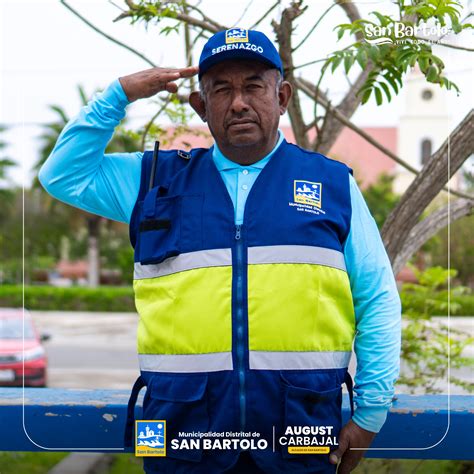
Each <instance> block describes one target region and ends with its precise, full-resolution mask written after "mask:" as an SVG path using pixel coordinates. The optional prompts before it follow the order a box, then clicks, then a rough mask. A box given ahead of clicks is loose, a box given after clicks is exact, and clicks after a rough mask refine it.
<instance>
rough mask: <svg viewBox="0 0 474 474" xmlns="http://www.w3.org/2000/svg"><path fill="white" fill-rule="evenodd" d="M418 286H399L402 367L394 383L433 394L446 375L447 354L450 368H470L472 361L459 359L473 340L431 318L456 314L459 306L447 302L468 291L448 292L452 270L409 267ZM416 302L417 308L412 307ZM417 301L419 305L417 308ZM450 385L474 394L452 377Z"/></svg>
mask: <svg viewBox="0 0 474 474" xmlns="http://www.w3.org/2000/svg"><path fill="white" fill-rule="evenodd" d="M413 271H414V272H415V275H416V277H417V279H418V283H416V284H409V283H406V284H404V285H403V288H402V292H401V299H402V308H403V318H404V326H403V329H402V351H401V355H402V360H403V363H404V365H405V367H404V368H403V370H402V374H401V376H400V378H399V381H398V383H399V384H401V385H405V386H407V387H408V388H409V389H410V391H412V392H414V391H415V390H416V389H417V388H423V389H424V390H425V391H426V393H436V392H439V389H437V388H436V384H437V383H438V382H440V381H443V380H446V378H447V375H448V353H449V354H450V364H451V369H459V368H461V367H466V366H469V367H472V366H474V358H472V357H465V356H462V352H463V350H464V349H465V348H466V346H468V345H469V344H471V343H472V342H473V341H474V338H472V337H469V335H468V334H465V333H463V332H462V331H459V330H456V329H454V328H450V329H449V328H448V326H447V325H446V324H444V323H442V322H440V321H436V320H433V316H439V315H447V314H449V311H450V313H451V314H456V313H457V312H458V311H459V309H460V308H459V305H458V304H457V303H456V302H455V301H453V302H451V305H450V307H449V306H448V304H449V303H448V300H449V299H451V298H452V299H454V298H455V297H460V296H462V295H465V294H466V293H467V292H468V291H469V290H468V289H467V288H465V287H460V286H458V287H456V288H454V289H450V290H448V288H447V282H448V280H450V279H452V278H454V277H455V276H456V270H449V271H448V270H446V269H444V268H441V267H432V268H428V269H427V270H425V271H424V272H420V271H418V270H417V269H416V268H413ZM414 301H418V304H417V305H413V302H414ZM420 301H421V302H422V305H421V307H420V304H419V303H420ZM450 382H451V383H453V384H455V385H459V386H462V387H463V388H464V389H465V390H468V391H470V392H472V391H474V384H472V383H469V382H467V381H465V380H460V379H459V378H456V377H451V378H450Z"/></svg>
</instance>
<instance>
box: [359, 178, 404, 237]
mask: <svg viewBox="0 0 474 474" xmlns="http://www.w3.org/2000/svg"><path fill="white" fill-rule="evenodd" d="M394 179H395V177H394V176H390V175H387V174H381V175H380V176H379V177H378V178H377V181H376V182H375V183H373V184H371V185H370V186H368V187H367V188H366V189H365V190H363V191H362V194H363V195H364V199H365V202H366V203H367V206H368V207H369V209H370V212H371V213H372V216H374V219H375V222H377V226H378V228H379V229H380V228H381V227H382V225H383V223H384V222H385V220H386V219H387V216H388V215H389V214H390V212H391V211H392V210H393V208H394V207H395V206H396V204H397V203H398V201H399V200H400V198H399V196H397V195H396V194H395V193H394V192H393V190H392V187H393V181H394Z"/></svg>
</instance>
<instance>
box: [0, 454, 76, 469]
mask: <svg viewBox="0 0 474 474" xmlns="http://www.w3.org/2000/svg"><path fill="white" fill-rule="evenodd" d="M68 454H69V453H48V452H46V453H22V452H0V466H1V471H0V472H1V474H47V473H48V472H49V471H50V470H51V469H52V468H53V467H54V466H55V465H56V464H57V463H58V462H59V461H61V459H63V458H65V457H66V456H67V455H68Z"/></svg>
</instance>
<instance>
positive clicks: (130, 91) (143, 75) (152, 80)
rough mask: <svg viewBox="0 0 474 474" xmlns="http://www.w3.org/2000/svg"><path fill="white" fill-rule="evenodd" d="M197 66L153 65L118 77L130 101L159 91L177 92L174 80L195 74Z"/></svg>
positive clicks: (197, 69)
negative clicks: (167, 66) (170, 66)
mask: <svg viewBox="0 0 474 474" xmlns="http://www.w3.org/2000/svg"><path fill="white" fill-rule="evenodd" d="M198 71H199V68H198V67H197V66H190V67H184V68H180V69H173V68H166V67H153V68H151V69H146V70H145V71H140V72H136V73H135V74H130V75H129V76H123V77H120V78H119V81H120V84H121V85H122V87H123V90H124V92H125V94H126V95H127V98H128V100H129V101H130V102H133V101H135V100H138V99H144V98H146V97H151V96H152V95H155V94H157V93H158V92H161V91H168V92H171V93H174V92H177V90H178V85H177V84H176V83H175V82H174V81H176V80H178V79H180V78H183V77H192V76H195V75H196V74H197V73H198Z"/></svg>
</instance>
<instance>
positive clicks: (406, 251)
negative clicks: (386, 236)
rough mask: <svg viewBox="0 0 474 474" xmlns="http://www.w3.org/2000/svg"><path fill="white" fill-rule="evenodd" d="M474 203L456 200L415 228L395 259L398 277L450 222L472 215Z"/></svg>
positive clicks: (395, 269)
mask: <svg viewBox="0 0 474 474" xmlns="http://www.w3.org/2000/svg"><path fill="white" fill-rule="evenodd" d="M473 209H474V201H471V200H469V199H456V201H454V202H453V203H452V204H449V206H448V205H446V206H444V207H442V208H441V209H438V210H436V211H435V212H433V213H431V214H430V215H429V216H428V217H427V218H426V219H423V220H422V221H421V222H418V224H416V225H415V227H413V229H412V230H411V231H410V233H409V235H408V239H407V240H406V242H405V245H404V246H403V248H402V249H401V250H400V252H399V253H398V254H397V256H396V257H395V259H394V261H393V264H392V268H393V273H394V274H395V275H397V274H398V273H399V272H400V271H401V270H402V268H403V267H404V266H405V265H406V263H407V262H408V260H410V257H411V256H412V255H413V254H414V253H415V252H416V251H418V250H419V249H420V248H421V246H422V245H423V244H424V243H425V242H427V241H428V240H430V239H431V237H434V236H435V235H436V234H437V233H438V232H439V231H440V230H441V229H443V228H444V227H446V226H447V225H448V221H449V222H450V223H451V222H454V221H455V220H457V219H460V218H461V217H464V216H468V215H470V214H472V212H473Z"/></svg>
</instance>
